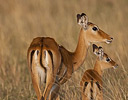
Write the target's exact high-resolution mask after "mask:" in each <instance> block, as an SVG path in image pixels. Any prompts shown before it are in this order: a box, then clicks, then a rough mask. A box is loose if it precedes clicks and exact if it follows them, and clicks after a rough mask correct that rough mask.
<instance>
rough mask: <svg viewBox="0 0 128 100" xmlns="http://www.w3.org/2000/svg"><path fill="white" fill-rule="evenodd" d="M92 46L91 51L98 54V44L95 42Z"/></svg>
mask: <svg viewBox="0 0 128 100" xmlns="http://www.w3.org/2000/svg"><path fill="white" fill-rule="evenodd" d="M92 48H93V53H94V54H95V55H98V54H97V52H98V46H97V45H95V44H93V45H92Z"/></svg>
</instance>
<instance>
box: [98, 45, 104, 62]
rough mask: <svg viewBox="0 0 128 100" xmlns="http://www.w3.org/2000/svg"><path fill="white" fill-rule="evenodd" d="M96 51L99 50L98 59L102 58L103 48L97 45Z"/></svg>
mask: <svg viewBox="0 0 128 100" xmlns="http://www.w3.org/2000/svg"><path fill="white" fill-rule="evenodd" d="M98 52H99V59H100V60H102V59H103V56H104V50H103V48H102V47H99V50H98Z"/></svg>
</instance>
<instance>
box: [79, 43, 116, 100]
mask: <svg viewBox="0 0 128 100" xmlns="http://www.w3.org/2000/svg"><path fill="white" fill-rule="evenodd" d="M93 52H94V54H95V55H96V56H97V59H96V62H95V65H94V69H88V70H86V71H85V73H84V75H83V77H82V80H81V82H80V85H81V92H82V100H103V92H102V87H103V86H102V71H103V70H104V69H107V68H117V66H118V65H117V64H116V63H115V62H114V61H113V60H112V59H111V58H110V57H108V55H107V54H106V53H104V52H103V48H102V47H97V46H96V45H95V44H93Z"/></svg>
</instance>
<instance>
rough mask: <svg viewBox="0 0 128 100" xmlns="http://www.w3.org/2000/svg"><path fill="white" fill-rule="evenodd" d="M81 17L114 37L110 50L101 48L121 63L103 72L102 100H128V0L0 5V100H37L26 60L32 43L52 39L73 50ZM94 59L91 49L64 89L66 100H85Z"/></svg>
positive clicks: (22, 0) (21, 0) (1, 1)
mask: <svg viewBox="0 0 128 100" xmlns="http://www.w3.org/2000/svg"><path fill="white" fill-rule="evenodd" d="M81 12H84V13H86V14H87V15H88V17H89V19H90V21H91V22H93V23H96V24H97V25H98V26H99V27H100V28H101V29H102V30H104V31H105V32H107V33H108V34H110V35H111V36H112V37H114V41H113V42H112V43H111V44H110V45H107V44H104V43H100V44H98V45H101V46H103V48H104V49H105V52H106V53H107V54H108V55H110V56H111V58H113V59H114V60H115V61H116V62H117V63H118V64H119V67H118V69H116V70H114V69H108V70H105V72H104V76H103V81H104V86H103V89H104V100H128V66H127V64H128V0H0V100H36V95H35V92H34V89H33V86H32V82H31V77H30V74H29V71H28V67H27V59H26V58H27V57H26V54H27V48H28V47H29V45H30V42H31V41H32V39H33V38H34V37H39V36H49V37H53V38H54V39H55V40H56V41H57V42H58V43H59V44H60V45H63V46H64V47H65V48H67V49H68V50H70V51H74V50H75V48H76V45H77V41H78V35H79V31H80V26H79V25H77V22H76V14H77V13H81ZM95 58H96V57H95V56H94V54H93V53H92V47H90V48H89V52H88V55H87V58H86V61H85V62H84V64H83V65H82V66H81V68H79V70H78V71H77V72H75V73H74V74H73V75H72V78H71V79H70V80H69V81H68V82H66V84H64V85H63V86H62V87H61V90H60V92H59V94H60V97H61V99H62V100H80V99H81V94H80V86H79V82H80V79H81V77H82V74H83V72H84V71H85V70H86V69H88V68H92V67H93V65H94V63H95Z"/></svg>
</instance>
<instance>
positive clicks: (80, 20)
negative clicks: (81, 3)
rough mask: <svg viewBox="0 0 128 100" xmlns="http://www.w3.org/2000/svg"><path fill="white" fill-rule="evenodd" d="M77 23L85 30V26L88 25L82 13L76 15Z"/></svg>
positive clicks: (86, 18) (85, 16)
mask: <svg viewBox="0 0 128 100" xmlns="http://www.w3.org/2000/svg"><path fill="white" fill-rule="evenodd" d="M77 23H78V24H79V25H80V26H82V27H83V28H84V29H87V25H88V17H87V15H86V14H84V13H82V14H81V15H80V14H77Z"/></svg>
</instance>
